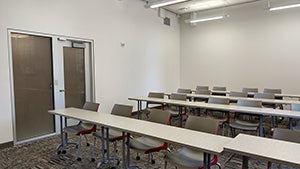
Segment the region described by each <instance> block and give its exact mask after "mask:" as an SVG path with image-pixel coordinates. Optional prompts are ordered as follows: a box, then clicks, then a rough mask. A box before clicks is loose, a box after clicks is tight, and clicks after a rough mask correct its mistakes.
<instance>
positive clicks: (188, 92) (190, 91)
mask: <svg viewBox="0 0 300 169" xmlns="http://www.w3.org/2000/svg"><path fill="white" fill-rule="evenodd" d="M177 93H182V94H191V93H192V90H191V89H184V88H179V89H177Z"/></svg>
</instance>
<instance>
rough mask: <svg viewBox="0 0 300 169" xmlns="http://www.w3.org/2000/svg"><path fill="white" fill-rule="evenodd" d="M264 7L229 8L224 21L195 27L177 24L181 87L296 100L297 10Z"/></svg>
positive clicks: (299, 30) (298, 82) (299, 52)
mask: <svg viewBox="0 0 300 169" xmlns="http://www.w3.org/2000/svg"><path fill="white" fill-rule="evenodd" d="M266 7H267V3H266V1H264V2H259V3H255V4H249V5H244V6H240V7H232V8H231V9H226V10H225V11H226V13H228V14H230V17H229V18H226V19H223V20H216V21H210V22H202V23H198V25H197V26H190V25H189V24H186V23H182V22H183V21H182V22H181V61H180V65H181V71H180V84H181V86H183V87H190V88H195V86H196V85H209V86H210V87H212V86H214V85H215V86H227V88H228V89H229V90H236V91H240V90H241V89H242V88H243V87H258V88H259V89H260V91H262V90H263V88H265V87H266V88H267V87H269V88H282V89H283V92H284V93H294V94H296V93H297V94H300V87H299V86H300V80H299V78H298V73H299V70H300V46H299V45H300V19H299V18H300V8H294V9H288V10H282V11H274V12H269V11H267V10H265V9H266ZM183 20H184V19H183Z"/></svg>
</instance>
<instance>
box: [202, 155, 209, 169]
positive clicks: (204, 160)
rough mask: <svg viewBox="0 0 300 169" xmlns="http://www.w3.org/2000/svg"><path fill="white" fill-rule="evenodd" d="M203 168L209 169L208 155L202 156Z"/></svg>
mask: <svg viewBox="0 0 300 169" xmlns="http://www.w3.org/2000/svg"><path fill="white" fill-rule="evenodd" d="M203 167H204V169H210V154H209V153H205V152H204V154H203Z"/></svg>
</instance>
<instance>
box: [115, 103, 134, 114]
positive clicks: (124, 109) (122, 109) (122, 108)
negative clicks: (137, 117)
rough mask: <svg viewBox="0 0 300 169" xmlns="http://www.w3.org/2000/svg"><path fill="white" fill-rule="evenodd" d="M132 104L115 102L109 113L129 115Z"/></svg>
mask: <svg viewBox="0 0 300 169" xmlns="http://www.w3.org/2000/svg"><path fill="white" fill-rule="evenodd" d="M132 109H133V106H131V105H123V104H115V105H114V107H113V108H112V110H111V114H113V115H117V116H123V117H131V115H132Z"/></svg>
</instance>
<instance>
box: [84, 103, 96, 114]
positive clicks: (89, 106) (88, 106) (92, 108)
mask: <svg viewBox="0 0 300 169" xmlns="http://www.w3.org/2000/svg"><path fill="white" fill-rule="evenodd" d="M99 105H100V104H99V103H92V102H85V103H84V105H83V109H84V110H90V111H96V112H97V111H98V108H99Z"/></svg>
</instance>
